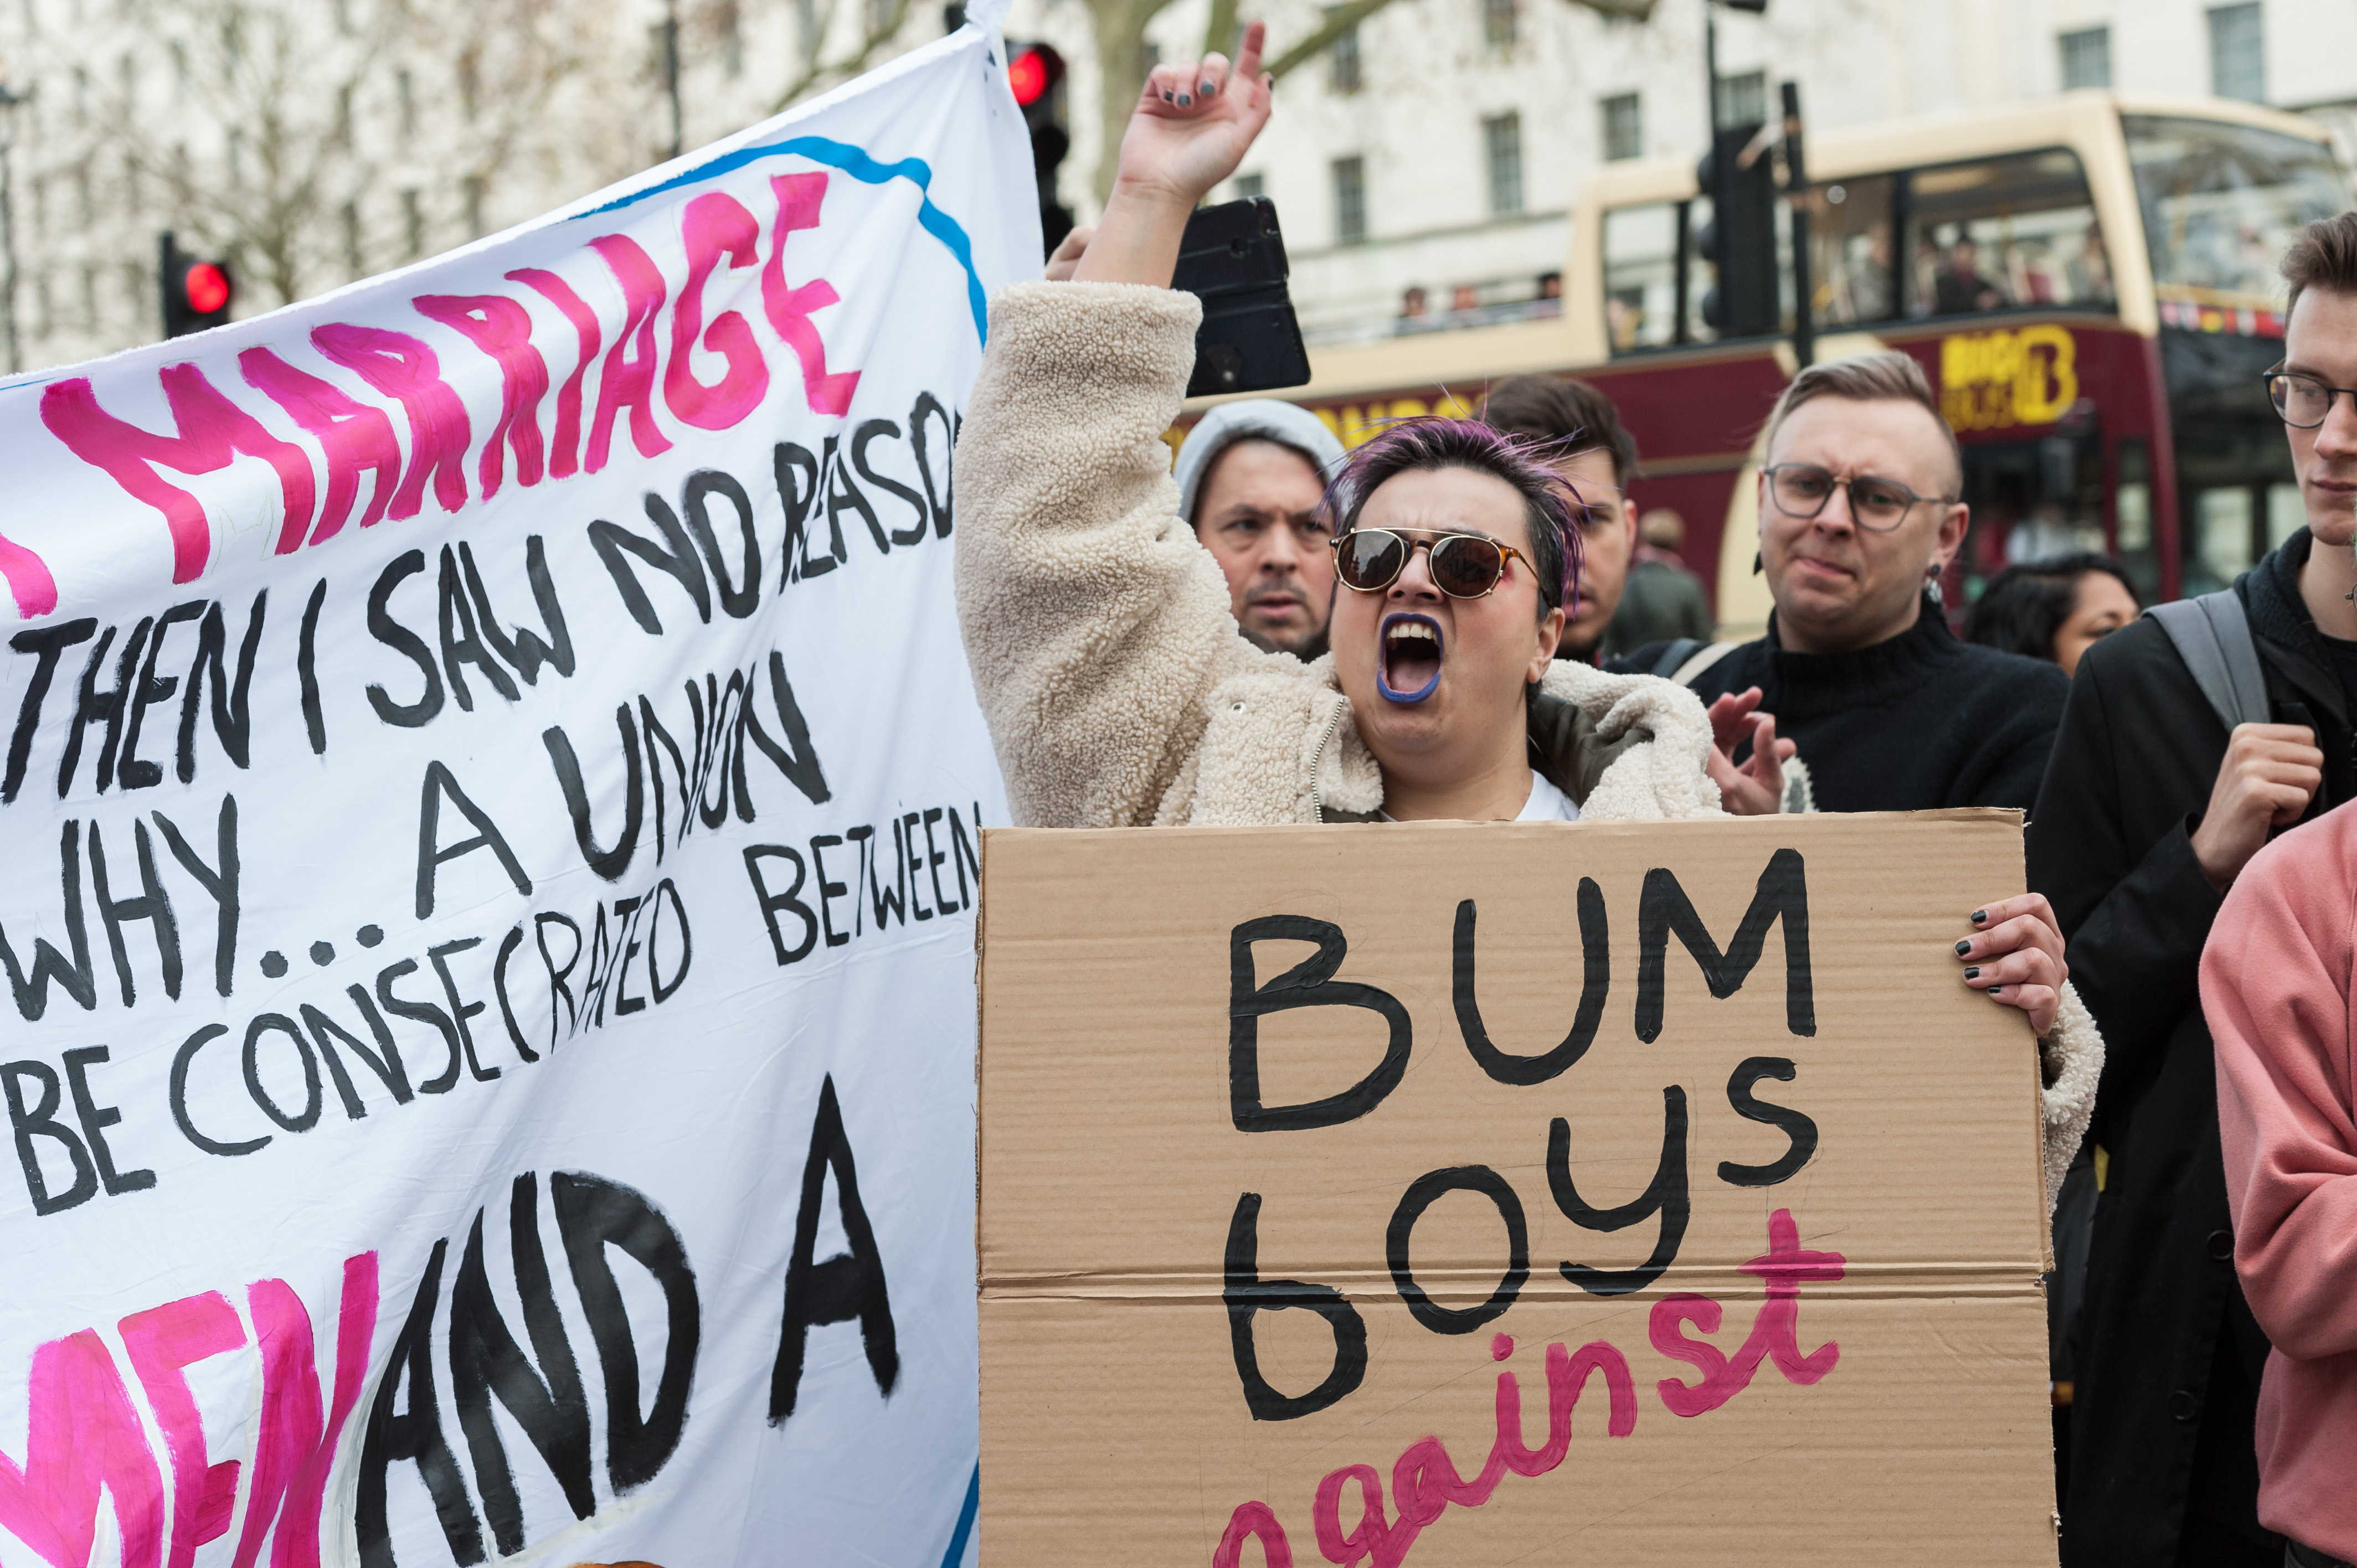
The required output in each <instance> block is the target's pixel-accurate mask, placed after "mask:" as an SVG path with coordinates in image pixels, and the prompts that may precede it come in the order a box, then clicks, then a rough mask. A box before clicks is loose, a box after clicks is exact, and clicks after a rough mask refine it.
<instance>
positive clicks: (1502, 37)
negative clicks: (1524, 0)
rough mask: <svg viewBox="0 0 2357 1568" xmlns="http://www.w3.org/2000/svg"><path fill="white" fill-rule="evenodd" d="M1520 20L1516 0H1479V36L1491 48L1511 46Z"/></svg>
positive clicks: (1507, 47)
mask: <svg viewBox="0 0 2357 1568" xmlns="http://www.w3.org/2000/svg"><path fill="white" fill-rule="evenodd" d="M1520 21H1521V18H1520V16H1518V14H1517V0H1481V38H1482V41H1483V42H1485V43H1487V44H1488V45H1489V46H1490V47H1491V48H1493V49H1510V48H1513V47H1514V39H1515V38H1516V36H1517V33H1518V31H1519V26H1518V25H1519V23H1520Z"/></svg>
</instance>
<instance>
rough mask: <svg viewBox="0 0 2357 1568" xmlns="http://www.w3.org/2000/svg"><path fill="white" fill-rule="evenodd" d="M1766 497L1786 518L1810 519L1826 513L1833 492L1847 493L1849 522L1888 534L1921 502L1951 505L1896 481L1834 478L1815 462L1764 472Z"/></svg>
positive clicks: (1865, 475) (1780, 466) (1788, 465)
mask: <svg viewBox="0 0 2357 1568" xmlns="http://www.w3.org/2000/svg"><path fill="white" fill-rule="evenodd" d="M1763 471H1764V472H1765V473H1766V474H1767V476H1768V494H1769V497H1770V499H1772V500H1774V501H1775V503H1776V510H1778V511H1781V512H1782V513H1783V514H1784V515H1785V516H1786V517H1798V518H1813V517H1815V516H1816V515H1817V514H1818V513H1819V512H1822V511H1824V510H1825V503H1826V502H1827V501H1829V500H1831V499H1833V495H1834V491H1835V490H1837V489H1847V490H1848V491H1849V515H1850V521H1853V522H1855V523H1857V525H1858V527H1860V528H1863V529H1865V530H1867V532H1870V533H1888V532H1890V531H1891V530H1892V529H1894V528H1897V527H1898V526H1899V525H1900V523H1902V522H1904V521H1907V514H1908V512H1909V511H1910V510H1913V509H1914V508H1915V507H1917V506H1919V505H1921V503H1923V502H1924V501H1937V502H1939V503H1940V504H1941V505H1943V506H1946V505H1950V504H1952V503H1951V502H1950V501H1949V500H1948V499H1947V498H1946V497H1944V496H1919V495H1917V494H1916V493H1915V492H1914V491H1913V490H1911V489H1908V488H1907V487H1906V486H1905V485H1902V484H1900V482H1899V481H1898V480H1896V479H1878V478H1874V477H1873V476H1872V475H1871V474H1860V475H1859V476H1858V477H1857V478H1854V479H1837V478H1834V476H1833V474H1832V473H1831V472H1830V471H1829V470H1827V469H1824V468H1820V467H1817V466H1816V465H1815V464H1814V463H1779V464H1777V465H1776V466H1775V467H1772V468H1769V469H1766V470H1763Z"/></svg>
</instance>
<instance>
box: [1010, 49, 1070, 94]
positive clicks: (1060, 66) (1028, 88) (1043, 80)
mask: <svg viewBox="0 0 2357 1568" xmlns="http://www.w3.org/2000/svg"><path fill="white" fill-rule="evenodd" d="M1063 74H1064V61H1063V57H1061V56H1060V55H1059V54H1057V53H1056V51H1055V50H1054V49H1051V48H1049V47H1048V46H1047V45H1045V44H1033V45H1031V46H1029V47H1028V48H1026V49H1024V50H1023V51H1022V52H1021V53H1020V54H1018V55H1017V56H1016V57H1015V58H1014V59H1010V60H1008V61H1007V62H1006V85H1007V86H1008V87H1010V88H1012V89H1014V91H1015V102H1017V103H1019V104H1021V105H1022V106H1023V107H1024V108H1026V109H1028V108H1030V107H1031V105H1033V104H1034V103H1037V102H1039V100H1041V99H1042V98H1045V97H1046V96H1047V95H1048V90H1049V88H1051V87H1053V86H1055V85H1056V80H1057V79H1058V78H1059V77H1060V76H1062V75H1063Z"/></svg>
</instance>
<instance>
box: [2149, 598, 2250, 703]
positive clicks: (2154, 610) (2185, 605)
mask: <svg viewBox="0 0 2357 1568" xmlns="http://www.w3.org/2000/svg"><path fill="white" fill-rule="evenodd" d="M2144 613H2145V614H2146V615H2147V616H2149V617H2151V618H2153V619H2154V620H2156V621H2158V622H2159V623H2160V629H2161V630H2162V631H2164V632H2166V633H2168V635H2169V641H2170V642H2171V643H2173V644H2174V645H2175V646H2176V649H2177V656H2178V657H2179V659H2182V660H2185V668H2186V670H2187V671H2188V672H2189V673H2190V674H2191V675H2192V677H2193V683H2194V684H2195V685H2197V686H2199V687H2201V694H2202V695H2203V696H2204V697H2206V698H2208V699H2209V702H2210V706H2211V709H2212V711H2213V712H2215V713H2216V714H2217V715H2218V719H2219V722H2220V723H2221V724H2223V725H2225V726H2226V728H2227V729H2228V731H2229V732H2231V731H2232V730H2233V727H2234V726H2235V725H2256V724H2265V723H2266V722H2267V719H2268V717H2269V709H2268V707H2267V682H2266V673H2265V671H2263V670H2262V669H2261V668H2260V665H2259V649H2258V644H2257V643H2255V642H2254V641H2253V640H2252V639H2251V621H2250V617H2249V616H2248V615H2247V614H2246V613H2245V612H2244V608H2243V601H2242V600H2241V599H2240V598H2238V597H2236V596H2235V594H2234V590H2233V589H2232V588H2221V589H2219V590H2218V591H2217V592H2216V593H2214V594H2203V595H2202V596H2201V597H2199V598H2193V599H2178V600H2175V601H2173V602H2171V603H2169V604H2165V605H2155V606H2153V607H2151V608H2150V609H2148V610H2147V611H2145V612H2144Z"/></svg>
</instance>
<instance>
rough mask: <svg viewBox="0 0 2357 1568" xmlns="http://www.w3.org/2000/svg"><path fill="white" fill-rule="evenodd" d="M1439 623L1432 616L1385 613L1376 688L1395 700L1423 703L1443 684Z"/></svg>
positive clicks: (1376, 667)
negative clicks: (1441, 679) (1441, 681)
mask: <svg viewBox="0 0 2357 1568" xmlns="http://www.w3.org/2000/svg"><path fill="white" fill-rule="evenodd" d="M1440 650H1441V641H1440V623H1439V622H1438V621H1437V620H1435V619H1433V618H1431V617H1430V616H1426V615H1414V614H1400V615H1389V616H1385V617H1384V618H1383V646H1382V648H1381V650H1380V653H1379V657H1378V658H1377V660H1376V663H1375V689H1376V690H1377V691H1379V692H1381V693H1383V696H1384V697H1385V698H1387V699H1388V700H1390V701H1392V702H1394V703H1421V702H1422V701H1424V700H1425V699H1426V697H1429V696H1430V695H1432V693H1433V690H1434V688H1436V687H1437V686H1438V685H1439V684H1440Z"/></svg>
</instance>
